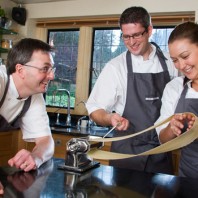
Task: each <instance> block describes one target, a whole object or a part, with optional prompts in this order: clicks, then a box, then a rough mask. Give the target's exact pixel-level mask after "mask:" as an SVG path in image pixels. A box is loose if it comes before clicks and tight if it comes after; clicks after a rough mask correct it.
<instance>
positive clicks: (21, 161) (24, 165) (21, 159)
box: [8, 149, 36, 172]
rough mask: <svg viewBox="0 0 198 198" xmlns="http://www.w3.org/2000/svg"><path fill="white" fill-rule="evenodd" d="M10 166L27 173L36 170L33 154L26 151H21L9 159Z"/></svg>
mask: <svg viewBox="0 0 198 198" xmlns="http://www.w3.org/2000/svg"><path fill="white" fill-rule="evenodd" d="M8 164H9V165H10V166H12V167H13V166H15V167H16V168H19V169H22V170H24V171H25V172H28V171H30V170H32V169H36V164H35V161H34V159H33V157H32V155H31V153H30V152H29V151H27V150H25V149H22V150H20V151H19V152H18V153H17V154H16V155H15V156H14V157H13V158H11V159H9V160H8Z"/></svg>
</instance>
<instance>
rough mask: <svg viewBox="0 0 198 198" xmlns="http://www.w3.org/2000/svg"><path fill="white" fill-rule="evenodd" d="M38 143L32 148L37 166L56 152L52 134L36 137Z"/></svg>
mask: <svg viewBox="0 0 198 198" xmlns="http://www.w3.org/2000/svg"><path fill="white" fill-rule="evenodd" d="M35 143H36V145H35V147H34V148H33V150H32V156H33V158H34V160H35V162H36V165H37V167H39V166H40V165H42V164H43V163H44V162H46V161H47V160H49V159H50V158H51V157H52V156H53V154H54V140H53V138H52V137H51V136H45V137H42V138H38V139H36V142H35Z"/></svg>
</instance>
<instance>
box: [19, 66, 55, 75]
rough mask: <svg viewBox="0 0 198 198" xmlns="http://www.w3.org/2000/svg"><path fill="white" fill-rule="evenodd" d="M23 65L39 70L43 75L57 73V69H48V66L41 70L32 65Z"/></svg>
mask: <svg viewBox="0 0 198 198" xmlns="http://www.w3.org/2000/svg"><path fill="white" fill-rule="evenodd" d="M21 65H23V66H26V67H32V68H35V69H38V70H39V71H40V72H41V73H44V74H49V73H50V72H53V73H55V71H56V67H47V66H46V67H43V68H39V67H36V66H32V65H26V64H21Z"/></svg>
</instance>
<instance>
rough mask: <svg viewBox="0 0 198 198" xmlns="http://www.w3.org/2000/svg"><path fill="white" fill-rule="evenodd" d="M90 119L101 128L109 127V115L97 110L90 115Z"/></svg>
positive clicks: (102, 110)
mask: <svg viewBox="0 0 198 198" xmlns="http://www.w3.org/2000/svg"><path fill="white" fill-rule="evenodd" d="M90 117H91V119H92V120H93V121H94V122H96V123H97V124H98V125H101V126H111V113H107V112H106V111H105V110H104V109H98V110H96V111H94V112H92V113H91V114H90Z"/></svg>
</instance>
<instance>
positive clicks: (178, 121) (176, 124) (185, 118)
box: [170, 113, 195, 136]
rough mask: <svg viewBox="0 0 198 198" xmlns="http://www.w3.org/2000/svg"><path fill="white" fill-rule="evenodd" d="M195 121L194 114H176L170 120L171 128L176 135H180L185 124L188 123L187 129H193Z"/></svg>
mask: <svg viewBox="0 0 198 198" xmlns="http://www.w3.org/2000/svg"><path fill="white" fill-rule="evenodd" d="M194 122H195V117H194V116H193V115H192V114H184V113H182V114H175V115H174V117H173V118H172V119H171V121H170V128H171V131H172V133H173V134H174V135H175V136H179V135H181V133H182V129H183V128H184V124H185V123H186V124H187V130H189V129H191V128H192V126H193V124H194Z"/></svg>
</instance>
